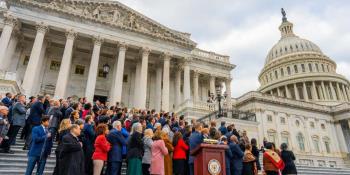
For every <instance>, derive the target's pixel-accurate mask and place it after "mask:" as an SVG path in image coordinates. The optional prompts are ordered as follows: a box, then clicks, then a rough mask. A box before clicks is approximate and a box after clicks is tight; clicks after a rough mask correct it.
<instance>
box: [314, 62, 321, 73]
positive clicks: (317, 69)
mask: <svg viewBox="0 0 350 175" xmlns="http://www.w3.org/2000/svg"><path fill="white" fill-rule="evenodd" d="M315 66H316V71H317V72H319V71H320V69H319V68H318V64H315Z"/></svg>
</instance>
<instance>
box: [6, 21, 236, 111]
mask: <svg viewBox="0 0 350 175" xmlns="http://www.w3.org/2000/svg"><path fill="white" fill-rule="evenodd" d="M17 22H18V21H17V19H16V18H14V17H12V16H8V17H7V18H6V20H5V26H4V28H3V31H2V35H1V38H0V61H1V62H2V61H3V60H6V59H7V57H6V48H7V46H8V45H9V42H10V38H11V34H12V33H13V30H14V26H15V25H16V24H17ZM36 30H37V31H36V36H35V39H34V44H33V48H32V51H31V54H30V58H29V62H28V65H27V68H26V71H25V74H24V78H23V83H22V88H23V90H24V93H25V94H27V95H28V96H29V95H36V94H33V93H34V92H33V91H34V90H33V89H34V87H35V86H36V83H35V82H36V81H35V79H37V77H38V76H39V74H40V71H39V70H40V67H41V66H42V63H43V60H44V57H45V51H46V42H45V35H46V34H47V32H48V31H49V27H48V26H47V25H46V24H44V23H38V24H37V25H36ZM76 37H77V32H76V31H74V30H73V29H70V30H67V31H66V43H65V47H64V52H63V56H62V61H61V65H60V70H59V73H58V78H57V82H56V88H55V92H54V97H55V98H64V97H65V96H66V93H67V92H66V91H67V86H68V84H69V77H70V70H71V65H72V54H73V48H74V41H75V39H76ZM103 41H104V39H103V38H101V37H100V36H93V51H92V56H91V62H90V67H89V73H88V79H87V85H86V91H85V96H86V97H87V99H88V100H89V101H92V100H93V97H94V93H95V87H96V79H97V75H98V65H99V59H100V51H101V46H102V43H103ZM126 51H127V45H126V44H125V43H119V44H118V57H117V60H116V61H115V65H114V69H113V72H112V74H113V75H112V77H113V78H112V85H111V88H110V94H109V96H110V103H111V104H112V105H114V104H115V103H116V102H121V98H122V89H123V88H122V85H123V74H124V65H125V56H126ZM149 54H150V49H148V48H142V49H141V61H140V62H138V63H137V64H136V76H135V83H136V84H135V92H134V106H135V107H137V108H145V107H146V97H147V94H146V92H147V77H148V59H149ZM161 56H162V59H163V61H164V63H163V66H162V67H159V68H157V71H156V72H157V73H156V75H157V76H156V77H157V78H156V79H157V80H156V87H157V95H156V98H157V99H159V100H158V101H159V103H158V104H157V105H156V106H157V107H158V108H159V109H162V110H164V111H169V110H170V104H169V101H170V97H169V96H170V61H171V55H170V53H164V54H162V55H161ZM190 61H191V60H190V58H185V59H184V61H183V64H182V67H181V68H179V69H177V71H176V73H175V97H176V99H175V103H176V105H177V106H178V105H180V104H181V102H183V101H186V100H189V99H191V82H190V79H191V78H190V75H191V74H190V71H191V70H190ZM162 68H163V69H162ZM182 71H183V82H184V83H183V100H182V99H181V92H180V91H181V78H182V77H181V75H182ZM192 79H193V81H194V82H193V86H194V87H193V89H194V91H193V99H194V100H199V92H198V89H199V84H198V79H199V73H198V71H194V73H193V78H192ZM162 84H163V86H162ZM230 84H231V80H230V81H226V89H227V93H228V97H229V98H228V99H229V100H230V98H231V91H230V89H231V85H230ZM162 87H163V88H162ZM210 92H211V93H214V94H215V76H211V77H210ZM160 99H161V100H160Z"/></svg>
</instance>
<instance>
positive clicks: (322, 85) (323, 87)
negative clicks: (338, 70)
mask: <svg viewBox="0 0 350 175" xmlns="http://www.w3.org/2000/svg"><path fill="white" fill-rule="evenodd" d="M321 88H322V93H323V99H324V100H328V96H327V92H326V87H325V86H324V82H323V81H321Z"/></svg>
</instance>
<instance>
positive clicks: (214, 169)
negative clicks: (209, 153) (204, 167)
mask: <svg viewBox="0 0 350 175" xmlns="http://www.w3.org/2000/svg"><path fill="white" fill-rule="evenodd" d="M208 171H209V173H210V174H211V175H218V174H220V172H221V166H220V162H219V161H218V160H216V159H211V160H210V161H209V163H208Z"/></svg>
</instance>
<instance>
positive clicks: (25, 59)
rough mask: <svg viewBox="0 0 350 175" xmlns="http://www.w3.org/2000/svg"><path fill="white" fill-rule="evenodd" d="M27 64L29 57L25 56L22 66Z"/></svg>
mask: <svg viewBox="0 0 350 175" xmlns="http://www.w3.org/2000/svg"><path fill="white" fill-rule="evenodd" d="M28 62H29V55H26V56H25V57H24V60H23V66H26V65H28Z"/></svg>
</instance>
